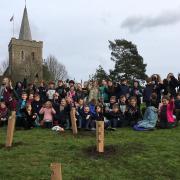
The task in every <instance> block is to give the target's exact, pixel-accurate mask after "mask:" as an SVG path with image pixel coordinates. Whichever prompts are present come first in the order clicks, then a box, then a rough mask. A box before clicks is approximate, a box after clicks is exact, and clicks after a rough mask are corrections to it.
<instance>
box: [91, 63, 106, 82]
mask: <svg viewBox="0 0 180 180" xmlns="http://www.w3.org/2000/svg"><path fill="white" fill-rule="evenodd" d="M108 78H109V76H108V74H107V73H106V71H105V70H104V69H103V67H102V66H101V65H99V67H98V68H97V69H96V72H95V74H94V76H93V79H96V80H97V81H98V82H101V81H102V80H103V79H108Z"/></svg>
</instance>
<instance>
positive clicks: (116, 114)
mask: <svg viewBox="0 0 180 180" xmlns="http://www.w3.org/2000/svg"><path fill="white" fill-rule="evenodd" d="M120 116H121V114H120V111H119V105H118V104H114V105H113V109H112V111H110V112H109V113H107V117H108V119H109V120H110V126H111V129H112V130H115V129H116V128H117V127H118V121H120ZM119 124H120V123H119Z"/></svg>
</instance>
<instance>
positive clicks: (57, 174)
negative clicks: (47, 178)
mask: <svg viewBox="0 0 180 180" xmlns="http://www.w3.org/2000/svg"><path fill="white" fill-rule="evenodd" d="M51 171H52V174H51V180H62V171H61V164H60V163H51Z"/></svg>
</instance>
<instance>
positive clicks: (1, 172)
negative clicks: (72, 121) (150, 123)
mask: <svg viewBox="0 0 180 180" xmlns="http://www.w3.org/2000/svg"><path fill="white" fill-rule="evenodd" d="M5 137H6V129H5V128H0V144H1V145H0V180H11V179H13V180H40V179H41V180H42V179H44V180H45V179H47V180H48V179H50V175H51V171H50V168H49V166H50V163H52V162H60V163H62V171H63V179H64V180H70V179H72V180H73V179H74V180H96V179H97V180H106V179H107V180H109V179H110V180H111V179H112V180H121V179H122V180H126V179H133V180H135V179H138V180H141V179H143V180H146V179H147V180H151V179H152V180H155V179H162V180H164V179H165V180H166V179H167V180H168V179H172V180H176V179H177V180H178V179H180V127H179V128H176V129H171V130H156V131H152V132H135V131H133V130H131V129H118V130H117V131H115V132H113V131H108V132H106V135H105V138H106V148H107V149H106V153H105V154H104V155H98V154H96V153H94V145H95V143H96V139H95V133H94V132H84V131H82V132H80V133H79V135H78V136H76V137H74V136H72V133H71V131H67V132H65V133H63V134H57V133H55V132H52V131H51V130H45V129H33V130H29V131H22V130H21V131H16V132H15V136H14V146H13V148H11V149H10V150H8V149H6V148H4V142H5Z"/></svg>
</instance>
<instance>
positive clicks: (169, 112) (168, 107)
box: [160, 100, 175, 123]
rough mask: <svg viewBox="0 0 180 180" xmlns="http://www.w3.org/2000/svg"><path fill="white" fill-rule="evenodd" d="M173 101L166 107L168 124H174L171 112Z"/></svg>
mask: <svg viewBox="0 0 180 180" xmlns="http://www.w3.org/2000/svg"><path fill="white" fill-rule="evenodd" d="M174 108H175V106H174V100H171V101H170V102H169V104H168V105H167V120H168V122H169V123H174V122H175V119H174V117H173V111H174ZM161 109H162V107H160V111H161Z"/></svg>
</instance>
